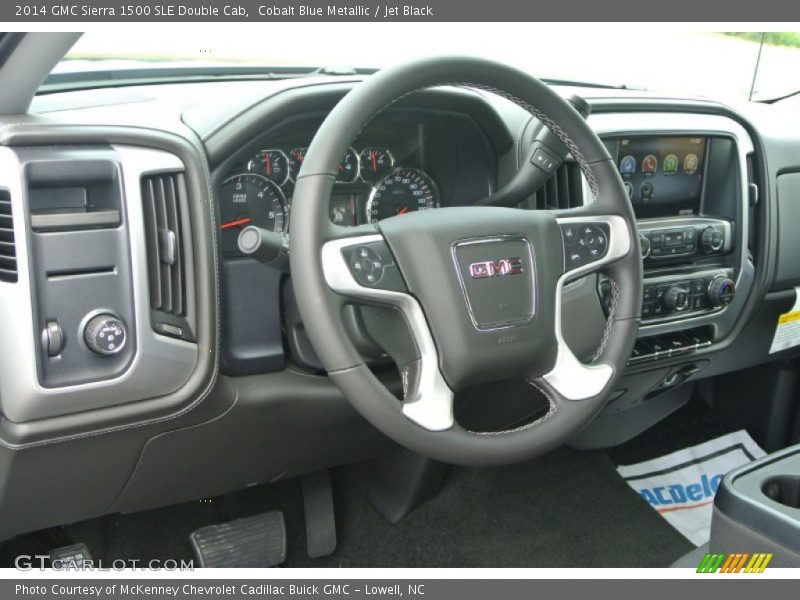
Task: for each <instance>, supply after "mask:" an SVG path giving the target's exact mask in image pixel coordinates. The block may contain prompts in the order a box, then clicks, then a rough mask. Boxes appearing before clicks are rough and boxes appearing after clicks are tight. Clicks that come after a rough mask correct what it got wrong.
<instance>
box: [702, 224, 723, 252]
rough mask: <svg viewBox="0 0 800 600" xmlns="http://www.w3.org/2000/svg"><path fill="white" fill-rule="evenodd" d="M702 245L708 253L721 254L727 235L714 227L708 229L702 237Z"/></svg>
mask: <svg viewBox="0 0 800 600" xmlns="http://www.w3.org/2000/svg"><path fill="white" fill-rule="evenodd" d="M700 243H701V244H702V245H703V250H705V251H706V252H719V251H720V250H722V246H724V245H725V235H724V234H723V233H722V232H721V231H719V230H718V229H715V228H714V227H706V228H705V229H704V230H703V235H701V236H700Z"/></svg>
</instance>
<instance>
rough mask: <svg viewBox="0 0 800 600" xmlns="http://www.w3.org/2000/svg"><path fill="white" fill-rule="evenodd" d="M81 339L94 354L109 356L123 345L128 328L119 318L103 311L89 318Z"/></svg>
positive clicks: (126, 337) (126, 338)
mask: <svg viewBox="0 0 800 600" xmlns="http://www.w3.org/2000/svg"><path fill="white" fill-rule="evenodd" d="M83 339H84V341H85V342H86V345H87V346H88V347H89V349H90V350H91V351H92V352H94V353H95V354H100V355H102V356H111V355H112V354H117V353H118V352H119V351H120V350H122V349H123V348H124V347H125V342H127V340H128V328H127V327H126V326H125V323H123V322H122V320H121V319H119V318H117V317H115V316H114V315H111V314H107V313H103V314H99V315H96V316H94V317H92V318H91V319H89V322H88V323H86V327H84V329H83Z"/></svg>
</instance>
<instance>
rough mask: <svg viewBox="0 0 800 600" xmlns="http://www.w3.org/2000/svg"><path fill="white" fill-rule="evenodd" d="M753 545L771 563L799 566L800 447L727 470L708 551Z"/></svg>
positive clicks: (746, 547)
mask: <svg viewBox="0 0 800 600" xmlns="http://www.w3.org/2000/svg"><path fill="white" fill-rule="evenodd" d="M743 549H753V550H757V551H760V552H768V553H771V554H773V557H771V562H770V565H771V566H774V567H797V566H798V565H800V446H793V447H791V448H786V449H785V450H781V451H780V452H776V453H774V454H770V455H768V456H765V457H763V458H761V459H759V460H757V461H754V462H751V463H748V464H746V465H743V466H742V467H739V468H738V469H735V470H733V471H731V472H730V473H728V474H727V475H725V478H724V479H723V480H722V483H721V484H720V487H719V490H718V491H717V495H716V497H715V499H714V517H713V519H712V523H711V540H710V542H709V551H710V552H732V551H742V550H743Z"/></svg>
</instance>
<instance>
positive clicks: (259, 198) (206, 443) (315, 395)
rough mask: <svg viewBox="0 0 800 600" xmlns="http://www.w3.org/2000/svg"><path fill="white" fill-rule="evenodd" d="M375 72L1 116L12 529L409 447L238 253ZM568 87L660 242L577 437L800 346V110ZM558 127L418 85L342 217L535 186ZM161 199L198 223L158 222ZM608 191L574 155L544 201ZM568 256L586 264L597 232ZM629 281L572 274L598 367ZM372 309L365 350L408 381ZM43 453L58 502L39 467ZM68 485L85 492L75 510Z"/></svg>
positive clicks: (386, 123)
mask: <svg viewBox="0 0 800 600" xmlns="http://www.w3.org/2000/svg"><path fill="white" fill-rule="evenodd" d="M355 84H356V82H355V81H349V80H348V81H343V80H342V79H340V78H339V79H337V78H320V79H315V80H313V81H296V80H293V81H284V82H281V81H270V82H239V83H237V84H235V85H234V84H219V83H210V82H209V83H193V84H185V85H175V86H152V88H150V89H148V88H143V89H141V90H136V95H135V97H133V96H132V91H131V90H124V89H120V90H113V91H112V90H109V91H108V92H107V95H106V96H105V97H104V98H105V100H104V105H103V106H94V105H92V102H93V101H94V100H93V98H94V97H93V96H92V95H91V94H88V95H85V96H83V97H82V96H81V95H80V94H54V95H52V96H50V97H48V98H43V99H40V100H39V101H38V103H39V105H40V106H45V105H47V107H49V108H47V110H44V109H42V110H41V111H40V112H42V113H45V112H46V113H47V114H40V115H36V116H34V117H31V118H30V119H29V121H26V120H25V119H22V118H15V119H14V120H13V122H8V123H5V124H2V125H0V129H1V130H2V132H3V137H2V148H0V165H2V167H3V168H2V169H0V209H2V210H3V211H7V212H8V213H9V214H10V213H13V216H9V214H7V212H0V230H1V231H0V235H1V236H3V237H2V241H3V242H4V245H2V246H0V250H2V249H3V248H6V247H8V245H9V244H12V245H15V246H16V248H15V252H16V254H15V257H14V261H13V262H14V265H15V269H16V271H15V272H14V273H13V279H12V278H11V276H9V278H8V279H2V278H0V328H2V329H3V331H5V332H7V333H8V335H9V337H10V339H11V338H13V339H14V340H16V343H15V344H3V345H0V402H1V403H2V411H3V414H4V416H5V418H4V419H3V420H2V422H0V438H2V441H3V447H2V448H0V455H2V459H3V460H4V461H5V464H7V466H8V468H7V477H6V481H7V485H6V486H5V488H4V489H3V490H2V494H0V503H1V504H2V507H3V509H4V511H5V512H4V514H7V515H11V516H10V517H9V519H6V520H5V522H4V525H3V527H4V528H5V529H2V531H0V533H2V535H13V534H14V533H17V532H19V531H22V530H26V529H27V530H32V529H36V528H41V527H45V526H49V525H52V524H54V523H57V522H61V523H63V522H68V521H76V520H80V519H82V518H86V517H88V516H93V515H98V514H105V513H108V512H109V511H134V510H142V509H144V508H147V507H150V506H156V505H164V504H168V503H173V502H179V501H183V500H189V499H194V498H199V497H208V496H214V495H217V494H220V493H224V492H225V491H229V490H233V489H239V488H241V487H243V486H245V485H249V484H250V483H252V482H257V481H265V480H277V479H280V478H285V477H290V476H292V475H295V474H298V473H305V472H310V471H312V470H316V469H321V468H326V467H328V466H333V465H336V464H344V463H346V462H353V461H356V460H361V459H363V458H365V457H368V456H370V455H378V454H380V453H382V452H386V451H387V448H389V446H390V445H389V443H388V442H387V440H386V439H385V438H383V437H382V436H381V435H379V434H378V433H377V432H376V430H374V429H373V428H371V427H370V426H368V425H367V424H366V423H365V422H364V420H363V419H361V418H360V417H358V416H357V415H356V414H355V413H354V412H353V410H352V409H351V408H350V406H349V405H348V404H347V403H346V402H345V401H344V399H343V398H342V396H341V395H340V393H339V392H338V390H337V389H336V388H335V386H334V385H333V383H332V382H331V381H330V380H329V378H328V377H325V375H324V373H323V372H322V371H321V370H320V369H319V368H318V367H316V366H315V362H314V360H315V357H314V356H313V351H312V349H311V348H310V346H309V345H308V344H307V340H304V331H303V323H302V320H301V319H300V318H299V314H298V312H297V309H296V303H295V302H294V301H293V290H292V277H291V273H285V272H281V271H279V270H277V269H272V268H270V267H268V266H266V265H264V264H261V263H259V262H258V261H256V260H254V259H253V258H251V257H248V256H244V255H242V254H241V253H240V252H239V251H238V248H237V245H236V239H237V236H238V231H239V230H240V229H241V227H243V226H244V225H247V224H250V223H253V224H257V225H260V226H261V227H264V228H268V229H270V230H272V231H281V232H285V233H288V234H289V236H292V235H293V232H292V231H291V230H290V226H291V218H290V217H291V210H292V202H293V190H294V181H295V179H296V178H297V176H298V173H299V172H300V171H299V169H300V168H301V165H302V161H303V157H304V149H305V148H307V147H308V146H309V144H310V143H311V140H312V139H313V138H314V135H315V133H316V131H317V129H318V128H319V126H320V124H321V123H322V121H323V120H324V118H325V116H326V115H327V113H328V111H330V109H331V108H332V107H333V106H334V105H335V104H336V102H338V101H339V99H340V98H341V97H342V96H343V95H344V94H345V93H347V91H348V90H349V89H350V88H351V87H352V86H353V85H355ZM233 88H235V90H234V89H233ZM232 90H233V91H235V92H236V93H231V91H232ZM558 91H559V93H562V94H564V95H565V96H566V95H569V94H571V93H574V92H576V91H577V92H578V93H580V94H581V95H582V96H583V97H584V98H585V99H586V100H587V102H589V103H590V104H591V106H592V109H593V110H592V114H591V115H590V116H589V119H588V120H589V124H590V126H591V127H592V128H593V129H594V131H595V132H596V133H597V134H598V135H599V136H600V137H601V139H603V140H604V142H605V143H606V146H607V148H608V150H609V154H610V156H611V158H612V159H613V160H614V161H615V163H616V165H617V167H618V169H619V170H620V174H621V176H622V178H623V181H624V182H625V183H626V184H627V185H626V188H627V189H628V193H629V195H630V200H631V202H632V204H633V206H634V209H635V213H636V217H637V227H638V229H639V234H640V240H641V242H642V244H641V245H642V248H643V252H644V254H643V256H642V261H643V266H644V281H643V286H644V288H643V291H644V296H645V302H644V303H643V305H642V314H641V316H642V323H641V326H640V330H639V342H638V343H637V347H636V349H635V350H634V355H633V356H631V360H630V363H629V366H628V368H627V370H626V373H625V374H624V377H623V379H622V383H621V384H620V387H619V389H618V390H615V393H614V395H613V396H612V399H611V401H610V402H609V405H608V406H607V407H606V409H604V411H603V413H602V414H601V415H599V416H598V418H597V419H596V421H595V422H594V423H593V424H592V426H590V427H588V428H587V429H586V430H585V431H584V432H582V433H581V436H579V437H578V438H576V440H574V442H571V443H573V444H574V445H575V446H576V447H607V446H609V445H613V444H614V443H618V442H619V441H620V440H623V439H625V438H629V437H630V436H631V435H634V434H635V433H637V430H639V431H640V430H642V428H646V427H648V426H650V425H652V424H653V423H654V422H655V421H657V420H658V419H660V418H663V416H665V415H666V414H669V412H670V411H671V410H674V409H675V408H676V407H677V406H679V405H680V403H681V402H685V401H687V400H688V397H687V394H689V393H691V389H692V386H690V385H687V386H680V385H678V384H679V383H683V382H686V381H688V382H692V381H695V380H697V379H699V378H706V377H709V378H710V377H713V376H716V375H720V374H725V373H730V372H731V371H735V370H740V369H746V368H750V367H752V366H754V365H758V364H761V363H764V362H767V361H770V360H781V359H784V358H790V357H795V356H796V354H797V353H796V350H795V349H786V350H781V351H779V352H776V353H770V349H771V343H772V337H773V335H774V331H775V323H776V320H777V318H778V316H779V315H780V314H783V313H785V312H787V311H789V310H790V309H791V307H792V305H793V303H794V301H795V291H794V287H795V286H797V285H800V260H798V259H797V257H798V256H800V242H798V241H797V239H798V238H797V236H796V235H795V234H794V228H795V224H796V223H797V219H798V218H800V214H798V212H797V208H796V207H797V206H798V203H797V202H796V199H797V198H800V177H798V175H797V173H798V172H800V125H798V123H800V120H798V119H796V115H793V116H794V118H791V117H792V115H789V116H787V115H786V114H783V113H781V112H780V110H779V107H773V106H758V107H753V106H751V105H747V106H745V107H741V108H739V109H737V110H733V109H731V108H729V107H726V106H723V105H721V104H718V103H713V102H706V101H697V100H691V99H680V98H678V99H663V98H653V97H650V96H647V95H646V94H642V93H640V92H632V91H614V92H610V91H609V92H606V91H598V90H592V89H579V90H575V89H559V90H558ZM58 96H63V99H62V100H61V102H63V105H59V104H58V103H59V98H58ZM137 97H142V98H146V100H137V99H136V98H137ZM117 98H118V99H117ZM187 98H193V99H194V100H193V101H191V102H189V101H187ZM115 102H116V103H115ZM81 103H84V104H85V105H82V104H81ZM76 106H78V107H79V108H75V107H76ZM48 111H49V112H48ZM538 126H539V123H538V122H537V121H536V119H534V118H532V117H531V116H530V115H529V114H528V113H526V112H525V111H524V110H522V109H519V108H518V107H515V106H513V105H509V104H508V103H506V102H505V101H502V100H499V99H497V98H494V97H492V96H490V95H483V94H479V93H473V92H465V91H463V90H451V89H447V90H441V91H436V92H430V93H427V92H426V93H422V94H419V95H414V96H411V97H409V98H406V99H404V101H402V102H398V103H397V105H395V106H393V107H391V108H390V109H388V110H386V111H384V112H383V113H382V114H381V115H380V116H378V117H377V118H376V119H375V120H374V121H372V122H371V123H370V124H369V125H368V126H367V127H366V128H365V129H364V130H363V131H362V133H361V134H360V135H359V136H358V138H357V139H355V140H352V141H350V143H349V146H350V149H349V151H348V152H347V153H346V155H345V156H343V157H342V162H341V166H340V170H339V175H338V177H337V182H336V184H335V185H334V193H333V197H332V200H331V204H330V206H329V207H328V216H329V217H330V219H331V220H332V221H333V222H336V223H339V224H342V225H349V226H358V225H363V224H368V223H374V222H376V221H380V220H381V219H385V218H388V217H399V218H402V215H403V214H405V213H406V212H411V211H414V210H430V209H434V208H436V207H453V206H466V205H472V204H475V203H476V202H478V201H479V200H481V199H482V198H484V197H486V196H488V195H490V194H492V193H493V192H495V191H496V190H498V189H500V188H501V187H502V186H503V185H504V184H505V183H507V182H508V181H510V180H511V179H512V178H513V176H514V174H515V173H516V172H517V170H518V168H519V165H520V164H521V163H520V161H521V160H523V159H524V158H525V155H526V152H528V151H529V149H530V148H531V144H532V140H533V139H534V137H535V135H536V131H537V128H538ZM157 198H158V199H161V200H169V201H171V202H172V206H173V207H174V211H175V214H172V213H170V214H160V213H158V212H157V211H153V210H152V208H153V202H154V200H155V199H157ZM591 201H592V199H591V194H590V193H589V191H588V189H587V188H586V184H585V182H583V181H582V180H581V179H580V174H579V172H578V170H577V169H576V168H575V165H574V164H573V163H571V162H570V161H569V159H568V160H567V162H566V163H564V165H563V168H561V169H559V170H558V171H557V172H556V173H555V174H554V175H553V177H552V178H551V179H550V180H548V182H547V184H546V185H545V186H543V188H542V189H541V190H540V191H539V192H537V194H536V195H535V196H534V197H531V198H530V199H528V201H526V202H525V203H523V205H522V206H521V207H520V209H529V210H542V209H543V210H559V209H564V208H570V207H576V206H580V205H581V204H585V203H588V202H591ZM779 214H780V215H781V218H780V219H779V218H778V215H779ZM176 215H177V219H176V218H175V216H176ZM3 227H5V228H3ZM565 249H566V250H568V251H569V252H573V251H574V253H575V254H576V256H577V259H576V260H581V252H583V251H584V250H583V249H581V247H580V245H579V241H576V244H575V245H574V247H573V246H568V247H566V248H565ZM0 259H2V260H0V275H4V271H6V270H8V269H6V265H8V264H10V259H8V258H6V257H5V256H4V255H2V253H0ZM154 289H155V290H158V291H159V292H160V293H158V294H156V293H153V290H154ZM611 289H612V287H611V284H610V283H609V282H607V281H605V280H604V279H603V278H602V277H594V276H592V277H587V278H585V279H579V280H576V281H574V282H572V283H570V284H569V285H567V286H565V288H564V293H563V298H562V304H563V317H564V318H563V320H564V323H565V326H564V332H563V333H564V337H565V341H566V342H567V343H568V344H569V345H570V347H571V348H573V350H574V353H575V354H576V356H579V357H580V358H581V359H589V358H591V357H592V356H593V355H594V353H595V351H596V350H597V348H598V345H599V344H600V341H601V340H602V337H603V333H604V327H605V323H606V317H607V314H608V313H607V311H608V307H609V302H608V300H609V290H611ZM76 299H77V300H76ZM98 316H102V317H103V318H104V319H105V321H103V323H101V324H100V325H98V324H97V323H96V322H95V318H96V317H98ZM359 320H361V321H362V322H363V315H362V316H359V315H358V314H356V313H354V314H353V315H352V321H353V323H354V329H353V335H354V336H356V337H355V338H354V339H355V342H356V345H357V346H358V348H359V350H361V351H362V352H363V353H364V356H365V357H367V358H368V359H369V361H370V365H371V366H373V367H374V369H375V372H376V373H377V374H378V376H380V377H382V378H385V379H386V381H387V382H389V383H390V384H393V385H395V387H396V389H397V390H398V392H399V390H400V389H401V382H400V381H399V378H397V377H396V372H393V371H392V369H391V365H387V364H386V360H385V357H384V356H381V354H380V352H379V350H376V348H375V347H374V346H370V344H369V340H368V339H365V338H363V337H360V336H361V334H363V332H364V329H363V327H361V326H360V325H359ZM362 325H363V323H362ZM56 326H57V327H56ZM109 327H110V328H111V329H108V328H109ZM104 328H105V329H104ZM123 329H124V330H123ZM103 331H106V332H109V331H111V332H112V333H113V335H115V336H117V335H120V334H121V335H125V336H126V337H125V338H124V344H123V345H120V346H118V347H119V348H120V350H119V351H116V352H112V350H117V348H116V347H115V348H113V349H111V348H110V347H109V346H103V344H102V343H99V341H98V340H99V333H100V332H103ZM95 333H97V336H98V339H95V337H94V334H95ZM104 339H105V340H106V341H107V338H104ZM51 352H52V353H53V354H51ZM45 448H54V449H57V450H58V451H57V452H45ZM45 461H46V462H47V464H48V465H49V468H48V470H47V473H46V475H47V477H48V480H47V482H46V483H47V486H48V487H47V488H46V489H47V490H48V493H47V494H41V493H38V491H37V490H40V489H42V485H43V480H42V479H41V478H37V477H34V476H32V475H31V474H35V473H42V471H41V469H40V466H41V464H43V463H44V462H45ZM209 473H214V476H213V477H209V476H208V474H209ZM98 474H100V475H98ZM165 481H170V482H171V483H170V485H164V482H165ZM52 497H61V498H67V499H68V500H69V501H68V502H65V503H61V504H60V505H59V507H58V508H57V509H54V508H53V506H52V502H50V498H52ZM54 511H55V512H54Z"/></svg>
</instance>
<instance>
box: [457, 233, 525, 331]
mask: <svg viewBox="0 0 800 600" xmlns="http://www.w3.org/2000/svg"><path fill="white" fill-rule="evenodd" d="M452 254H453V260H454V262H455V267H456V271H457V273H458V280H459V283H460V285H461V291H462V292H463V294H464V300H465V302H466V304H467V309H468V310H469V314H470V318H471V319H472V324H473V325H474V326H475V328H476V329H478V330H481V331H486V330H493V329H503V328H506V327H516V326H519V325H524V324H526V323H529V322H530V321H532V320H533V318H534V314H535V303H534V298H535V297H536V295H535V292H536V290H535V288H536V277H535V272H534V259H533V247H532V245H531V243H530V241H529V240H528V239H527V238H526V237H523V236H498V237H488V238H475V239H468V240H461V241H458V242H455V243H454V244H453V246H452Z"/></svg>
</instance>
